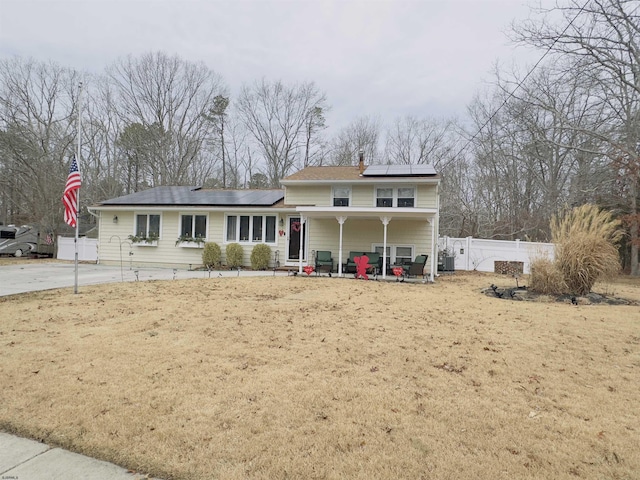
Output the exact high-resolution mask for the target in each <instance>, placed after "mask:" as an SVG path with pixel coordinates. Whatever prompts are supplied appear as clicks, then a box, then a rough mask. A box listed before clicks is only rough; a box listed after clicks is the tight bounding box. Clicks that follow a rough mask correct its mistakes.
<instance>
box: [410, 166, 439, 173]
mask: <svg viewBox="0 0 640 480" xmlns="http://www.w3.org/2000/svg"><path fill="white" fill-rule="evenodd" d="M411 174H412V175H435V174H436V170H435V168H433V165H411Z"/></svg>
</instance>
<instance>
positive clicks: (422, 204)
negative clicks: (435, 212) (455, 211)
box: [416, 185, 438, 208]
mask: <svg viewBox="0 0 640 480" xmlns="http://www.w3.org/2000/svg"><path fill="white" fill-rule="evenodd" d="M437 188H438V187H437V185H418V192H417V196H418V201H417V205H416V207H418V208H437V206H438V201H437V198H436V192H437Z"/></svg>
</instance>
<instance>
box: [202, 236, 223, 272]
mask: <svg viewBox="0 0 640 480" xmlns="http://www.w3.org/2000/svg"><path fill="white" fill-rule="evenodd" d="M202 263H203V265H204V266H205V267H207V268H214V267H217V266H219V265H220V264H221V263H222V250H221V249H220V245H218V244H217V243H215V242H207V243H205V244H204V250H203V251H202Z"/></svg>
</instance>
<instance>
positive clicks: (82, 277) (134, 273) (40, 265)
mask: <svg viewBox="0 0 640 480" xmlns="http://www.w3.org/2000/svg"><path fill="white" fill-rule="evenodd" d="M273 275H274V272H273V270H267V271H255V272H254V271H251V270H246V271H245V270H241V271H240V272H238V271H237V270H212V271H211V272H208V271H206V270H180V269H175V270H174V269H172V268H152V267H140V268H136V267H131V268H130V267H126V266H125V267H123V268H120V267H111V266H105V265H96V264H86V263H81V264H79V265H78V291H82V287H83V286H86V285H95V284H99V283H118V282H135V281H138V280H139V281H145V280H173V279H176V280H180V279H185V278H221V277H223V278H224V277H238V276H240V277H249V276H273ZM275 275H277V276H282V275H284V276H286V275H287V272H286V271H278V272H275ZM74 283H75V267H74V265H73V263H68V262H47V261H46V260H44V261H42V262H37V263H26V262H25V263H23V264H21V263H15V264H11V265H1V266H0V297H1V296H4V295H14V294H16V293H25V292H35V291H40V290H50V289H53V288H66V287H73V285H74Z"/></svg>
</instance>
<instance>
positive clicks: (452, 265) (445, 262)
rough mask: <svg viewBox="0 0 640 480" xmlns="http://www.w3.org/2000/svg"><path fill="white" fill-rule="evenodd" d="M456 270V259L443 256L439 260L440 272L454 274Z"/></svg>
mask: <svg viewBox="0 0 640 480" xmlns="http://www.w3.org/2000/svg"><path fill="white" fill-rule="evenodd" d="M455 269H456V259H455V257H447V256H442V257H440V258H439V259H438V271H440V272H453V271H454V270H455Z"/></svg>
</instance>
